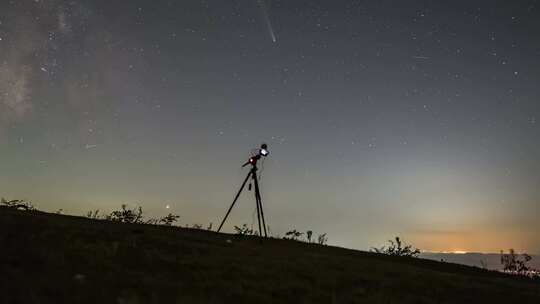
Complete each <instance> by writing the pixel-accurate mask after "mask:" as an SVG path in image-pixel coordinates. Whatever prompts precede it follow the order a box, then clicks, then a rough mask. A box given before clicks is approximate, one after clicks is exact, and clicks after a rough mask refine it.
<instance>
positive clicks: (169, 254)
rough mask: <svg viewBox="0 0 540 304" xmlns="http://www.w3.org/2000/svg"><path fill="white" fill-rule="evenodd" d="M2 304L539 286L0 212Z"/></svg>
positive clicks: (354, 299) (241, 241)
mask: <svg viewBox="0 0 540 304" xmlns="http://www.w3.org/2000/svg"><path fill="white" fill-rule="evenodd" d="M227 240H231V241H230V242H228V241H227ZM0 303H6V304H7V303H255V304H261V303H490V304H491V303H505V304H507V303H540V283H538V282H534V281H530V280H527V279H521V278H515V277H510V276H507V275H503V274H500V273H496V272H489V271H485V270H481V269H478V268H472V267H467V266H460V265H456V264H448V263H440V262H434V261H429V260H422V259H412V258H399V257H389V256H384V255H379V254H372V253H366V252H360V251H354V250H347V249H342V248H336V247H330V246H319V245H313V244H306V243H300V242H294V241H285V240H277V239H272V240H266V241H265V242H264V243H263V244H261V243H259V241H258V240H257V239H256V238H252V237H244V238H241V237H237V236H234V235H227V234H218V233H214V232H208V231H203V230H194V229H184V228H176V227H165V226H151V225H133V224H119V223H112V222H106V221H98V220H91V219H86V218H81V217H72V216H64V215H56V214H48V213H41V212H33V211H32V212H23V211H16V210H9V209H6V208H0Z"/></svg>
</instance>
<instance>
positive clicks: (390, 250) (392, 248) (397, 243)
mask: <svg viewBox="0 0 540 304" xmlns="http://www.w3.org/2000/svg"><path fill="white" fill-rule="evenodd" d="M388 242H389V243H390V245H389V246H388V247H384V246H383V247H381V248H375V247H373V248H372V251H374V252H376V253H382V254H387V255H397V256H406V257H417V256H418V255H419V254H420V249H418V248H413V247H412V245H405V244H404V243H403V242H402V241H401V239H400V238H399V236H396V238H395V240H388Z"/></svg>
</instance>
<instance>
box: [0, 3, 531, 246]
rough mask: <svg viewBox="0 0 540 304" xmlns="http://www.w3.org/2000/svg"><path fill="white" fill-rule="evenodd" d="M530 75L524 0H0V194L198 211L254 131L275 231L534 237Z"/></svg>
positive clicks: (226, 189) (218, 214) (228, 184)
mask: <svg viewBox="0 0 540 304" xmlns="http://www.w3.org/2000/svg"><path fill="white" fill-rule="evenodd" d="M539 84H540V2H539V1H532V0H531V1H502V0H501V1H491V0H490V1H487V0H486V1H442V0H440V1H398V0H395V1H325V0H315V1H314V0H309V1H307V0H295V1H285V0H282V1H268V0H266V1H264V0H232V1H222V0H206V1H194V0H189V1H188V0H185V1H184V0H183V1H172V0H170V1H161V0H160V1H142V0H138V1H136V0H130V1H105V0H92V1H90V0H87V1H78V0H71V1H60V0H12V1H8V0H3V1H1V2H0V196H4V197H6V198H11V199H14V198H20V199H28V200H31V201H32V202H34V204H35V205H36V206H37V207H38V208H40V209H42V210H47V211H56V210H58V209H63V210H64V213H67V214H74V215H82V214H85V213H86V212H87V211H89V210H91V209H101V210H103V211H111V210H113V209H118V208H119V206H120V205H121V204H123V203H126V204H128V205H129V206H138V205H141V206H142V207H143V209H144V210H145V211H146V214H147V216H148V217H151V216H163V215H165V214H167V213H169V212H173V213H177V214H179V215H180V216H181V218H180V223H181V224H182V225H184V224H194V223H201V224H203V225H205V226H206V225H207V224H208V223H209V222H213V223H214V227H215V226H216V225H217V224H218V223H219V221H220V220H221V218H222V216H223V215H224V213H225V211H226V209H227V208H228V207H229V205H230V203H231V201H232V199H233V196H234V194H235V192H236V191H237V189H238V187H239V185H240V183H241V182H242V180H243V178H244V176H245V175H246V174H247V171H246V169H245V168H244V169H242V168H240V166H241V165H242V164H243V163H244V162H245V160H246V158H247V157H248V155H249V152H250V150H251V149H253V148H256V147H258V146H259V145H260V144H261V143H262V142H266V143H268V145H269V150H270V151H271V154H270V157H268V158H267V159H266V160H265V163H264V170H263V172H262V175H261V178H262V179H261V187H262V195H263V202H264V204H265V215H266V218H267V223H268V224H269V226H270V230H271V231H272V233H273V234H275V235H278V234H280V235H283V234H284V233H285V232H286V231H288V230H290V229H297V230H302V231H305V230H308V229H311V230H314V232H315V234H318V233H324V232H326V233H328V237H329V243H330V244H332V245H338V246H345V247H351V248H358V249H368V248H370V247H371V246H379V245H383V244H384V242H385V240H387V239H389V238H391V237H393V236H395V235H400V236H402V237H403V238H405V240H406V241H409V242H411V243H413V244H414V245H416V246H417V247H419V248H421V249H423V250H429V251H477V252H498V251H499V250H500V249H507V248H515V249H516V250H519V251H521V250H526V251H528V252H531V253H540V234H539V233H538V231H539V230H540V220H539V218H540V187H539V186H540V162H539V156H540V122H539V121H538V120H539V119H540V85H539ZM252 195H253V193H252V192H246V193H244V195H243V196H242V199H241V200H240V201H239V202H238V204H237V207H236V208H235V209H234V210H233V213H232V215H231V217H230V220H229V221H228V223H227V224H226V226H225V229H224V230H226V231H232V227H233V225H241V224H243V223H246V224H248V225H251V224H253V223H256V217H255V216H254V215H255V213H254V210H255V203H254V200H253V198H252ZM167 205H168V206H169V207H170V208H166V207H167Z"/></svg>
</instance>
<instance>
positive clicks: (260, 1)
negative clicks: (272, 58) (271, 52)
mask: <svg viewBox="0 0 540 304" xmlns="http://www.w3.org/2000/svg"><path fill="white" fill-rule="evenodd" d="M257 4H258V5H259V8H260V9H261V14H262V17H263V19H264V20H263V21H264V23H265V24H266V29H267V30H268V34H270V38H271V39H272V42H274V43H275V42H276V35H275V34H274V29H273V28H272V23H271V22H270V18H269V17H268V12H267V10H266V5H265V4H264V0H257Z"/></svg>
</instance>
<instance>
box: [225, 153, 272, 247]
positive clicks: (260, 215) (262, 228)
mask: <svg viewBox="0 0 540 304" xmlns="http://www.w3.org/2000/svg"><path fill="white" fill-rule="evenodd" d="M268 154H270V152H269V151H268V146H267V145H266V144H262V145H261V147H260V148H259V149H258V151H257V154H255V155H253V156H251V157H250V158H249V159H248V161H247V162H246V163H244V164H243V165H242V167H245V166H247V165H251V168H250V170H249V173H248V174H247V176H246V178H245V179H244V182H243V183H242V186H241V187H240V190H238V192H237V193H236V196H235V197H234V200H233V202H232V204H231V206H230V207H229V210H227V213H226V214H225V217H224V218H223V220H222V221H221V224H220V225H219V228H218V230H217V231H218V232H220V231H221V228H222V227H223V224H224V223H225V221H226V220H227V217H228V216H229V214H230V213H231V210H232V209H233V207H234V205H235V204H236V201H237V200H238V198H239V197H240V193H242V190H244V187H245V186H246V183H247V181H248V180H249V179H250V178H251V179H252V180H253V184H254V186H255V204H256V205H257V222H258V224H259V235H260V236H262V235H263V232H264V237H268V235H267V233H266V221H265V219H264V211H263V205H262V198H261V192H260V190H259V181H258V178H257V170H258V168H257V162H258V161H259V160H260V159H261V157H267V156H268ZM249 189H251V184H250V187H249Z"/></svg>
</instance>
